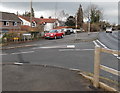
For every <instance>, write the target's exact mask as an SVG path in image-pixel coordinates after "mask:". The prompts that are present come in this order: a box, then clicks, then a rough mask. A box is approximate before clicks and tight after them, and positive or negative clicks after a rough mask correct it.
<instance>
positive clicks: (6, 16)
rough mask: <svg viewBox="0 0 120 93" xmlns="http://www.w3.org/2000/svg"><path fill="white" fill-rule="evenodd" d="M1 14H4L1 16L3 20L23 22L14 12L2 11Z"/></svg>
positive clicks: (0, 18)
mask: <svg viewBox="0 0 120 93" xmlns="http://www.w3.org/2000/svg"><path fill="white" fill-rule="evenodd" d="M0 15H2V16H1V17H0V20H2V21H4V20H5V21H16V22H21V20H20V19H19V18H18V16H17V15H15V14H14V13H8V12H0Z"/></svg>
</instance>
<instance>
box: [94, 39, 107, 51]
mask: <svg viewBox="0 0 120 93" xmlns="http://www.w3.org/2000/svg"><path fill="white" fill-rule="evenodd" d="M96 41H97V42H98V43H99V44H100V45H102V46H103V47H104V48H107V49H108V47H106V46H105V45H104V44H103V43H101V42H100V41H99V40H96Z"/></svg>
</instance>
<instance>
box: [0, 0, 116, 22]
mask: <svg viewBox="0 0 120 93" xmlns="http://www.w3.org/2000/svg"><path fill="white" fill-rule="evenodd" d="M74 1H75V0H74ZM80 4H81V5H82V7H83V11H84V10H86V8H87V7H88V6H89V5H90V4H91V5H92V4H95V5H97V6H98V7H99V9H101V10H102V11H103V18H104V20H107V21H109V22H110V23H116V24H118V2H117V1H116V2H112V1H111V2H108V1H106V2H92V1H90V2H78V1H77V0H76V2H34V1H33V8H34V11H35V17H40V16H44V17H49V16H55V10H56V11H57V14H58V13H59V12H60V11H62V10H64V11H65V13H68V14H69V15H73V16H74V15H75V13H76V12H77V10H78V8H79V5H80ZM29 10H30V3H29V2H1V3H0V11H4V12H11V13H16V12H17V11H18V12H19V13H20V14H23V12H25V11H29Z"/></svg>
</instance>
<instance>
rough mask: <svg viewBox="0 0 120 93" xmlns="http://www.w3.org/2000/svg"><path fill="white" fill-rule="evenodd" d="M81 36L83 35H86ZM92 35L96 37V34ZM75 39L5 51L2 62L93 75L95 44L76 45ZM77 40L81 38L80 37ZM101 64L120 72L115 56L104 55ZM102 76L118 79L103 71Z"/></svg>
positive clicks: (45, 42)
mask: <svg viewBox="0 0 120 93" xmlns="http://www.w3.org/2000/svg"><path fill="white" fill-rule="evenodd" d="M80 34H81V35H82V34H84V33H80ZM91 34H94V35H95V36H96V34H95V33H91ZM101 34H104V35H105V36H107V35H108V34H106V33H105V32H102V33H100V34H99V38H102V37H104V38H106V37H105V36H104V35H101ZM113 34H114V33H113ZM95 36H94V37H95ZM83 37H84V36H83ZM75 38H76V36H75V34H72V35H67V36H65V37H64V38H63V39H57V40H40V41H36V42H31V43H29V44H32V45H33V44H36V46H33V47H27V48H15V49H9V50H3V52H2V54H1V55H2V62H3V63H5V62H7V63H8V62H22V63H26V64H41V65H50V66H56V67H62V68H73V69H80V70H81V71H85V72H92V73H93V69H94V48H95V44H94V42H92V41H91V42H77V43H76V42H75V43H74V42H73V41H72V40H73V39H75ZM77 38H79V35H78V37H77ZM81 38H82V37H81ZM104 40H106V39H104ZM95 42H96V43H97V44H98V45H100V46H101V47H103V45H101V44H100V41H99V42H98V40H97V41H95ZM108 43H109V42H108ZM101 63H102V64H103V65H105V66H108V67H111V68H114V69H116V70H118V58H117V57H116V56H115V55H110V54H106V53H102V55H101ZM101 75H102V76H105V77H108V78H110V79H113V80H117V79H118V77H117V76H115V75H113V74H109V73H106V72H103V71H101Z"/></svg>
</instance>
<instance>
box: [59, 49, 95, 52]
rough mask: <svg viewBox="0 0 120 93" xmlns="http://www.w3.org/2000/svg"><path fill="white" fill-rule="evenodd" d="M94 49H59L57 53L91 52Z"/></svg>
mask: <svg viewBox="0 0 120 93" xmlns="http://www.w3.org/2000/svg"><path fill="white" fill-rule="evenodd" d="M91 50H94V49H59V51H61V52H62V51H91Z"/></svg>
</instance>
